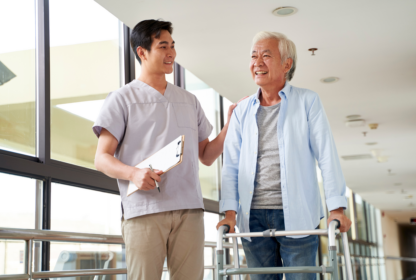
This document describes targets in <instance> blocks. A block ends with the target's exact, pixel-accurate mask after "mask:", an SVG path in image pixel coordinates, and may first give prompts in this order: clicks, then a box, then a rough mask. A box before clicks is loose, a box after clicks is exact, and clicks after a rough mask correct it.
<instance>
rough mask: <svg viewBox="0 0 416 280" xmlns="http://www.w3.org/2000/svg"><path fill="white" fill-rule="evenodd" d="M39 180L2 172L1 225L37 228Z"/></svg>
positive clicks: (0, 178) (0, 187)
mask: <svg viewBox="0 0 416 280" xmlns="http://www.w3.org/2000/svg"><path fill="white" fill-rule="evenodd" d="M37 184H38V181H37V180H34V179H29V178H25V177H20V176H13V175H9V174H4V173H0V227H9V228H28V229H34V228H35V219H36V213H35V210H36V206H35V203H36V188H37Z"/></svg>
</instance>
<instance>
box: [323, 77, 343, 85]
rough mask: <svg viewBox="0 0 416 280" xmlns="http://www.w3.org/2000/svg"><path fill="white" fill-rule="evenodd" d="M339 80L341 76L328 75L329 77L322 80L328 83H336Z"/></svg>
mask: <svg viewBox="0 0 416 280" xmlns="http://www.w3.org/2000/svg"><path fill="white" fill-rule="evenodd" d="M338 81H339V78H337V77H328V78H323V79H321V82H323V83H326V84H331V83H335V82H338Z"/></svg>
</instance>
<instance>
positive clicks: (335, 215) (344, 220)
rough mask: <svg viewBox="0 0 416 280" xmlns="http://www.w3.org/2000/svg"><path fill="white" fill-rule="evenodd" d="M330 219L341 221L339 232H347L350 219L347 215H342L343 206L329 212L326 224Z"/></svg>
mask: <svg viewBox="0 0 416 280" xmlns="http://www.w3.org/2000/svg"><path fill="white" fill-rule="evenodd" d="M332 220H338V221H340V223H341V226H340V227H339V231H340V232H347V231H349V230H350V227H351V221H350V219H348V217H347V216H345V215H344V208H342V207H341V208H338V209H335V210H332V211H331V214H329V217H328V225H329V223H330V222H331V221H332Z"/></svg>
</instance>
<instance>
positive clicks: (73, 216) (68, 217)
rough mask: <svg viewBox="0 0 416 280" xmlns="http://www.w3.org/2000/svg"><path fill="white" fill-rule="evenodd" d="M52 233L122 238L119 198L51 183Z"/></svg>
mask: <svg viewBox="0 0 416 280" xmlns="http://www.w3.org/2000/svg"><path fill="white" fill-rule="evenodd" d="M51 192H52V197H51V199H52V206H51V208H52V209H51V229H52V230H57V231H70V232H82V233H98V234H115V235H121V201H120V196H118V195H114V194H109V193H103V192H98V191H92V190H87V189H81V188H77V187H72V186H66V185H61V184H56V183H52V190H51Z"/></svg>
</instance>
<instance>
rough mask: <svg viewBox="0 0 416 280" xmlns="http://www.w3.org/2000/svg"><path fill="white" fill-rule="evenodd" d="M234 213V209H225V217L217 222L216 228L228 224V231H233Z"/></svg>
mask: <svg viewBox="0 0 416 280" xmlns="http://www.w3.org/2000/svg"><path fill="white" fill-rule="evenodd" d="M235 214H236V213H235V211H227V212H226V213H225V219H223V220H222V221H220V222H219V223H218V224H217V230H218V229H219V227H220V226H222V225H229V226H230V233H235V231H234V227H235V224H236V220H235Z"/></svg>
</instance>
